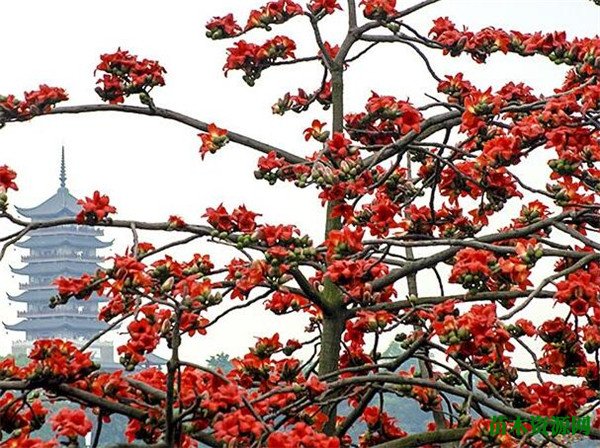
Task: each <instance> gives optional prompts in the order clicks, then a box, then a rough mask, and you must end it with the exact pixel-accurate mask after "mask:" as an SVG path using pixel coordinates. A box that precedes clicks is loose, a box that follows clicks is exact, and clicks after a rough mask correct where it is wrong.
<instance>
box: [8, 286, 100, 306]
mask: <svg viewBox="0 0 600 448" xmlns="http://www.w3.org/2000/svg"><path fill="white" fill-rule="evenodd" d="M57 293H58V290H57V289H56V288H55V287H53V286H48V288H45V289H29V290H27V291H24V292H23V293H21V294H19V295H15V296H13V295H11V294H7V296H8V300H11V301H13V302H20V303H32V302H48V301H49V300H50V297H52V296H54V295H56V294H57ZM106 300H107V299H106V297H104V296H98V295H97V294H96V293H93V294H92V296H91V297H90V298H89V299H87V300H86V302H91V301H102V302H104V301H106Z"/></svg>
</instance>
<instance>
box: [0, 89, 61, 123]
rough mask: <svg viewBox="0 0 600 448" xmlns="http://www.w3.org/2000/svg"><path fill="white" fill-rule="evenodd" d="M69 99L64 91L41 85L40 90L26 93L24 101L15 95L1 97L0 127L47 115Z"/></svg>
mask: <svg viewBox="0 0 600 448" xmlns="http://www.w3.org/2000/svg"><path fill="white" fill-rule="evenodd" d="M68 99H69V97H68V96H67V93H66V92H65V90H64V89H62V88H60V87H50V86H47V85H46V84H42V85H40V86H39V88H38V90H32V91H30V92H25V94H24V99H22V100H19V99H17V98H16V97H15V96H14V95H7V96H4V95H0V127H1V126H3V125H4V124H5V123H7V122H9V121H18V120H29V119H30V118H32V117H34V116H36V115H41V114H47V113H48V112H50V111H51V110H52V108H53V107H54V106H55V105H56V104H57V103H60V102H61V101H67V100H68Z"/></svg>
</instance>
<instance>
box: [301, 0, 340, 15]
mask: <svg viewBox="0 0 600 448" xmlns="http://www.w3.org/2000/svg"><path fill="white" fill-rule="evenodd" d="M308 9H309V11H310V12H312V13H313V14H315V15H317V14H319V13H320V12H322V11H325V13H326V14H333V13H334V12H335V10H336V9H339V10H340V11H341V9H342V7H341V6H340V4H339V3H338V2H337V0H312V1H311V2H310V3H309V4H308Z"/></svg>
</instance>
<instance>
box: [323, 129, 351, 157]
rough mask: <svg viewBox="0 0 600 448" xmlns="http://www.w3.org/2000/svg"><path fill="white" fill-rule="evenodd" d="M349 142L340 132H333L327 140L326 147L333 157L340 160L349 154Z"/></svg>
mask: <svg viewBox="0 0 600 448" xmlns="http://www.w3.org/2000/svg"><path fill="white" fill-rule="evenodd" d="M351 144H352V141H351V140H348V139H347V138H346V137H344V134H343V133H342V132H335V133H334V134H333V137H332V138H331V140H329V141H328V142H327V148H328V149H329V151H330V152H331V155H332V156H333V157H334V158H336V159H338V160H342V159H345V158H346V157H348V156H349V155H350V154H351V151H352V150H351V148H350V145H351Z"/></svg>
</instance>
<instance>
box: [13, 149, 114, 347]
mask: <svg viewBox="0 0 600 448" xmlns="http://www.w3.org/2000/svg"><path fill="white" fill-rule="evenodd" d="M65 181H66V174H65V166H64V152H63V159H62V163H61V173H60V187H59V188H58V190H57V192H56V194H54V195H53V196H51V197H50V198H48V199H47V200H45V201H44V202H42V203H41V204H40V205H38V206H36V207H31V208H22V207H17V211H18V212H19V213H20V214H21V215H23V216H24V217H25V218H29V219H30V220H31V221H32V222H36V221H52V220H57V219H61V218H67V217H74V216H75V215H77V214H78V213H79V211H80V206H79V204H77V198H75V197H74V196H73V195H71V193H69V190H68V189H67V188H66V185H65ZM102 235H103V232H102V230H100V229H95V228H92V227H89V226H81V225H64V226H58V227H49V228H43V229H37V230H35V231H33V232H31V233H30V234H29V235H28V239H27V240H24V241H20V242H19V243H18V244H17V246H18V247H20V248H23V249H28V250H29V255H26V256H23V257H22V258H21V261H22V262H23V263H25V265H24V266H22V267H12V266H11V270H12V272H13V273H15V274H18V275H23V276H27V277H28V281H27V282H26V283H21V284H20V289H21V290H22V291H23V292H22V293H21V294H18V295H13V296H11V295H9V296H8V298H9V300H12V301H15V302H20V303H25V304H27V310H26V311H21V312H19V314H18V316H19V317H22V318H24V320H22V321H21V322H19V323H17V324H13V325H5V326H6V328H8V329H9V330H13V331H24V332H25V335H26V337H25V339H26V340H27V341H32V340H35V339H38V338H44V337H60V338H65V339H71V340H81V339H89V338H91V337H92V336H93V335H95V334H97V333H98V332H99V331H101V330H102V329H104V328H106V324H104V323H102V322H100V321H98V304H99V302H100V300H101V298H99V297H98V296H97V295H96V294H94V295H93V296H92V297H91V298H90V299H88V300H75V299H71V300H69V302H68V303H67V304H65V305H60V306H58V307H56V308H54V309H52V308H50V307H49V300H50V298H51V297H52V296H54V295H56V293H57V290H56V287H55V286H54V285H53V282H54V280H55V279H56V278H58V277H61V276H65V277H80V276H81V275H83V274H85V273H89V274H94V273H95V272H96V271H97V270H98V269H99V268H100V265H99V263H100V262H102V260H103V259H102V257H100V256H98V255H97V253H96V251H97V250H98V249H102V248H106V247H109V246H110V245H111V242H104V241H101V240H99V239H98V237H99V236H102Z"/></svg>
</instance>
